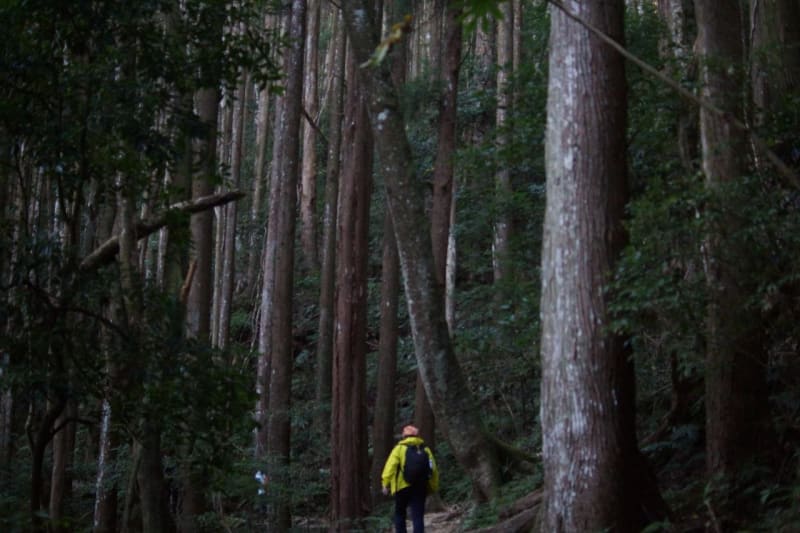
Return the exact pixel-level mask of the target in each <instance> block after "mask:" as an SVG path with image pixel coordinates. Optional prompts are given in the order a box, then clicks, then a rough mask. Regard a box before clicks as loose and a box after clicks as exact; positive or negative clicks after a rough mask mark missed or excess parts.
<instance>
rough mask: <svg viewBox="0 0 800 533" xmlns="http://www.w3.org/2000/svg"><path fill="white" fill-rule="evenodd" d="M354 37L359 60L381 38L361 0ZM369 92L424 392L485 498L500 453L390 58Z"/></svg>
mask: <svg viewBox="0 0 800 533" xmlns="http://www.w3.org/2000/svg"><path fill="white" fill-rule="evenodd" d="M342 7H343V13H344V18H345V24H346V26H347V31H348V35H349V36H350V39H351V41H352V43H353V52H354V54H355V58H356V61H357V62H358V63H359V64H364V63H367V61H368V60H369V58H370V55H371V54H372V51H373V50H374V48H375V45H376V44H377V43H378V33H377V25H375V23H374V20H373V19H372V13H371V10H370V9H369V8H368V5H367V3H366V2H363V1H362V0H349V1H346V2H343V3H342ZM359 74H360V76H361V79H362V80H363V82H364V84H365V87H366V89H367V91H368V94H369V98H370V102H369V115H370V121H371V122H372V129H373V134H374V136H375V145H376V146H377V148H378V158H379V160H380V166H381V169H382V171H383V174H384V179H385V182H386V196H387V200H388V205H389V210H390V212H391V215H392V220H393V222H394V224H395V235H396V236H397V246H398V251H399V254H400V266H401V269H402V272H403V283H404V286H405V292H406V301H407V303H408V309H409V317H410V321H411V331H412V335H413V338H414V348H415V352H416V355H417V364H418V366H419V369H420V372H421V375H422V380H423V382H424V384H425V392H426V393H427V395H428V400H429V401H430V403H431V407H432V408H433V411H434V413H435V414H436V420H437V421H439V424H440V426H441V429H442V431H443V433H444V435H445V437H446V438H447V439H448V441H449V442H450V444H451V446H452V448H453V452H454V453H455V455H456V458H457V459H458V461H459V462H460V463H461V465H462V467H463V468H464V469H465V470H466V471H467V472H468V473H469V474H470V476H471V477H472V479H473V482H474V484H475V488H476V489H477V494H478V495H479V496H480V497H484V498H491V497H492V496H493V495H494V494H495V490H496V488H497V485H498V483H499V469H498V466H497V457H496V450H495V447H494V444H493V442H492V441H491V439H490V437H489V436H488V434H487V432H486V429H485V428H484V426H483V424H482V421H481V417H480V412H479V409H478V406H477V403H476V401H475V397H474V396H473V395H472V393H471V391H470V390H469V388H468V386H467V381H466V378H465V377H464V374H463V371H462V369H461V366H460V365H459V363H458V360H457V359H456V356H455V353H454V352H453V346H452V343H451V342H450V335H449V332H448V329H447V323H446V322H445V316H444V303H443V297H442V295H441V294H440V290H439V287H438V285H437V284H436V277H435V274H434V269H433V257H432V251H431V250H432V246H431V240H430V233H429V232H426V231H419V228H424V227H427V225H428V224H429V222H428V217H427V215H426V213H425V193H426V191H425V186H426V185H425V182H424V181H422V180H419V179H417V177H416V176H415V175H414V167H413V164H412V161H413V158H412V155H411V146H410V145H409V142H408V138H407V137H406V132H405V124H404V120H403V116H402V112H401V109H400V107H399V103H398V100H397V93H396V89H395V87H394V85H393V84H392V81H391V73H390V72H389V67H388V65H387V64H385V63H379V64H378V65H376V66H372V67H369V68H361V69H359Z"/></svg>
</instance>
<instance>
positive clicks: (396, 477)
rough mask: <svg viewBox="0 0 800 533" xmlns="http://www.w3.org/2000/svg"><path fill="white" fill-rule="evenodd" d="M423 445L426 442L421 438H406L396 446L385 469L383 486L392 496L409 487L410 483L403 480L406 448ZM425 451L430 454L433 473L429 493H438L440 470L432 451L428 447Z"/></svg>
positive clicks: (382, 478) (382, 480)
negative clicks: (387, 488)
mask: <svg viewBox="0 0 800 533" xmlns="http://www.w3.org/2000/svg"><path fill="white" fill-rule="evenodd" d="M421 444H425V442H424V441H423V440H422V439H421V438H419V437H406V438H404V439H403V440H401V441H400V442H398V443H397V444H396V445H395V447H394V448H393V449H392V453H390V454H389V458H388V459H386V464H385V465H384V467H383V473H382V474H381V486H383V487H389V490H390V491H391V493H392V494H394V493H395V492H397V491H398V490H402V489H404V488H406V487H408V483H406V480H405V479H404V478H403V467H404V466H405V463H406V446H419V445H421ZM425 451H426V452H428V457H429V458H430V461H431V471H432V473H431V478H430V479H429V480H428V492H436V491H437V490H439V468H438V467H437V466H436V460H435V459H434V458H433V452H431V449H430V448H428V447H427V446H426V447H425Z"/></svg>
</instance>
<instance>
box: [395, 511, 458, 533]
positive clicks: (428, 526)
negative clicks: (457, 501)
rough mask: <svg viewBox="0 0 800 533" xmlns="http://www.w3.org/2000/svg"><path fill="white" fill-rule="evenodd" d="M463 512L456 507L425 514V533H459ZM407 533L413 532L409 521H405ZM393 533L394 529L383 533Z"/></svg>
mask: <svg viewBox="0 0 800 533" xmlns="http://www.w3.org/2000/svg"><path fill="white" fill-rule="evenodd" d="M463 521H464V512H463V510H462V509H459V508H457V507H455V508H451V509H445V510H443V511H439V512H429V513H425V533H461V532H463V531H464V528H463ZM406 529H407V530H408V532H409V533H411V532H412V531H414V528H413V526H412V525H411V521H410V520H407V521H406ZM390 532H394V528H390V529H387V530H386V531H384V533H390Z"/></svg>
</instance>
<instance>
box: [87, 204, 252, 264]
mask: <svg viewBox="0 0 800 533" xmlns="http://www.w3.org/2000/svg"><path fill="white" fill-rule="evenodd" d="M243 197H244V193H243V192H241V191H229V192H224V193H220V194H211V195H208V196H203V197H202V198H197V199H195V200H187V201H185V202H178V203H176V204H173V205H171V206H170V207H169V208H167V209H166V210H165V211H163V212H162V213H159V214H158V215H156V216H154V217H152V218H149V219H147V220H140V221H138V222H136V224H135V227H134V232H135V234H136V239H143V238H145V237H147V236H148V235H150V234H151V233H153V232H155V231H157V230H159V229H161V228H163V227H164V226H166V225H167V224H169V221H170V220H171V219H173V218H174V216H175V215H180V214H187V215H191V214H194V213H200V212H201V211H206V210H208V209H211V208H212V207H217V206H218V205H224V204H227V203H229V202H233V201H236V200H239V199H241V198H243ZM117 252H119V235H114V236H113V237H111V238H109V239H108V240H107V241H106V242H104V243H103V244H101V245H100V246H99V247H97V248H95V250H94V251H93V252H92V253H90V254H89V255H87V256H86V257H85V258H84V259H83V261H81V264H80V270H81V272H90V271H92V270H96V269H97V268H99V267H101V266H103V265H105V264H107V263H109V262H111V261H113V260H114V256H116V255H117Z"/></svg>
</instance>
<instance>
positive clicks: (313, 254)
mask: <svg viewBox="0 0 800 533" xmlns="http://www.w3.org/2000/svg"><path fill="white" fill-rule="evenodd" d="M308 15H309V16H308V31H307V32H306V58H305V67H306V76H305V82H304V95H303V101H304V106H305V112H306V113H307V114H308V116H309V117H311V118H312V119H313V120H314V121H317V117H318V115H319V83H318V79H319V75H318V74H319V20H320V1H319V0H310V1H309V4H308ZM316 144H317V130H316V129H315V127H314V126H313V125H312V124H310V123H309V122H308V120H306V121H305V122H304V124H303V166H302V185H301V188H300V190H301V194H300V219H301V220H302V225H301V227H302V232H301V240H302V243H303V258H304V259H305V261H306V266H307V268H308V269H309V270H311V271H312V272H316V271H318V270H319V254H318V253H317V146H316Z"/></svg>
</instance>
